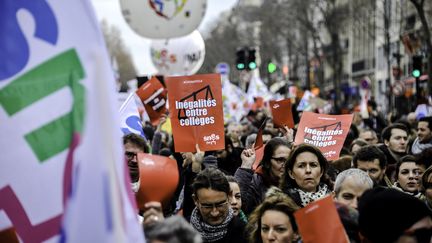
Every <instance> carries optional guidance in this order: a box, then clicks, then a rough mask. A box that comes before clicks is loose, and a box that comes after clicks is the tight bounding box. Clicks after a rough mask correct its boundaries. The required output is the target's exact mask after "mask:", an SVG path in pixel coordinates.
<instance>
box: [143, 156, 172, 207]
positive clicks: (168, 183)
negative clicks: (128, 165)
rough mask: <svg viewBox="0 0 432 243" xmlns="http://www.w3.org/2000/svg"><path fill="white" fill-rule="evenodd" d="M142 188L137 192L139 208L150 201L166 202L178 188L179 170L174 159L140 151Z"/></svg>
mask: <svg viewBox="0 0 432 243" xmlns="http://www.w3.org/2000/svg"><path fill="white" fill-rule="evenodd" d="M138 167H139V170H140V188H139V190H138V193H137V194H136V198H137V202H138V208H140V209H144V204H145V203H147V202H150V201H158V202H166V201H167V200H169V199H170V198H171V197H172V195H173V193H174V192H175V190H176V188H177V184H178V182H179V172H178V168H177V162H176V161H175V160H174V159H171V158H168V157H165V156H159V155H152V154H146V153H138Z"/></svg>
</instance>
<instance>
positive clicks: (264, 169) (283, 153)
mask: <svg viewBox="0 0 432 243" xmlns="http://www.w3.org/2000/svg"><path fill="white" fill-rule="evenodd" d="M290 152H291V143H289V142H288V141H287V140H286V139H284V138H281V137H276V138H272V139H270V141H268V142H267V144H266V145H265V147H264V156H263V158H262V160H261V162H260V165H259V167H258V168H257V169H256V170H255V171H254V170H252V165H253V163H254V162H255V152H254V150H253V149H245V150H244V151H243V152H242V155H241V157H242V165H241V167H240V168H238V169H237V171H236V173H235V175H234V177H235V178H236V179H237V181H238V182H239V185H240V190H241V194H242V199H243V210H244V212H245V213H246V214H249V213H250V212H252V211H253V210H254V209H255V207H256V206H258V205H259V204H260V203H261V202H262V201H263V200H264V198H265V193H266V191H267V190H268V189H269V188H270V187H271V186H278V185H279V180H280V178H281V176H282V174H283V171H284V169H283V168H284V165H285V162H286V161H287V158H288V156H289V154H290Z"/></svg>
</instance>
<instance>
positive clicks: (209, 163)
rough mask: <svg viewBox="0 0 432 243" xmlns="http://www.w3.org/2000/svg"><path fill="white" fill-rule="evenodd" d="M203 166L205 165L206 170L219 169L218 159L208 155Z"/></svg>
mask: <svg viewBox="0 0 432 243" xmlns="http://www.w3.org/2000/svg"><path fill="white" fill-rule="evenodd" d="M203 164H204V166H205V168H209V167H215V168H217V167H218V164H217V158H216V156H213V155H207V156H206V157H204V160H203Z"/></svg>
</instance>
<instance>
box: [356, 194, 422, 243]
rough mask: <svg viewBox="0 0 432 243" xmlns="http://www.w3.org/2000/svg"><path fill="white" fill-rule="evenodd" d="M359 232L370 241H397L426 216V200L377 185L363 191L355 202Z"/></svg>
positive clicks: (384, 242) (380, 242)
mask: <svg viewBox="0 0 432 243" xmlns="http://www.w3.org/2000/svg"><path fill="white" fill-rule="evenodd" d="M358 211H359V214H360V215H359V227H360V232H361V233H362V235H363V236H365V237H366V238H367V239H368V240H370V241H371V242H379V243H387V242H394V241H396V240H397V239H398V238H399V236H401V235H402V234H403V233H404V231H405V230H407V229H409V228H410V227H411V226H412V225H413V224H414V223H416V222H417V221H419V220H421V219H422V218H424V217H426V216H430V211H429V210H428V208H427V206H426V204H425V203H423V202H422V201H420V200H419V199H418V198H415V197H413V196H411V195H409V194H407V193H404V192H401V191H398V190H395V189H387V188H384V187H377V188H373V189H371V190H368V191H366V192H365V193H363V195H362V197H361V198H360V201H359V204H358Z"/></svg>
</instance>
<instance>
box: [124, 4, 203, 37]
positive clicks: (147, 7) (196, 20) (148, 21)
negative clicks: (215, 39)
mask: <svg viewBox="0 0 432 243" xmlns="http://www.w3.org/2000/svg"><path fill="white" fill-rule="evenodd" d="M120 5H121V9H122V14H123V17H124V19H125V20H126V22H127V23H128V24H129V26H130V27H131V28H132V29H133V30H134V31H135V32H136V33H137V34H139V35H141V36H143V37H146V38H152V39H165V38H174V37H180V36H184V35H187V34H189V33H191V32H192V31H194V30H195V29H197V28H198V25H199V24H200V23H201V21H202V19H203V17H204V14H205V11H206V8H207V0H178V1H172V0H120Z"/></svg>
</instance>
